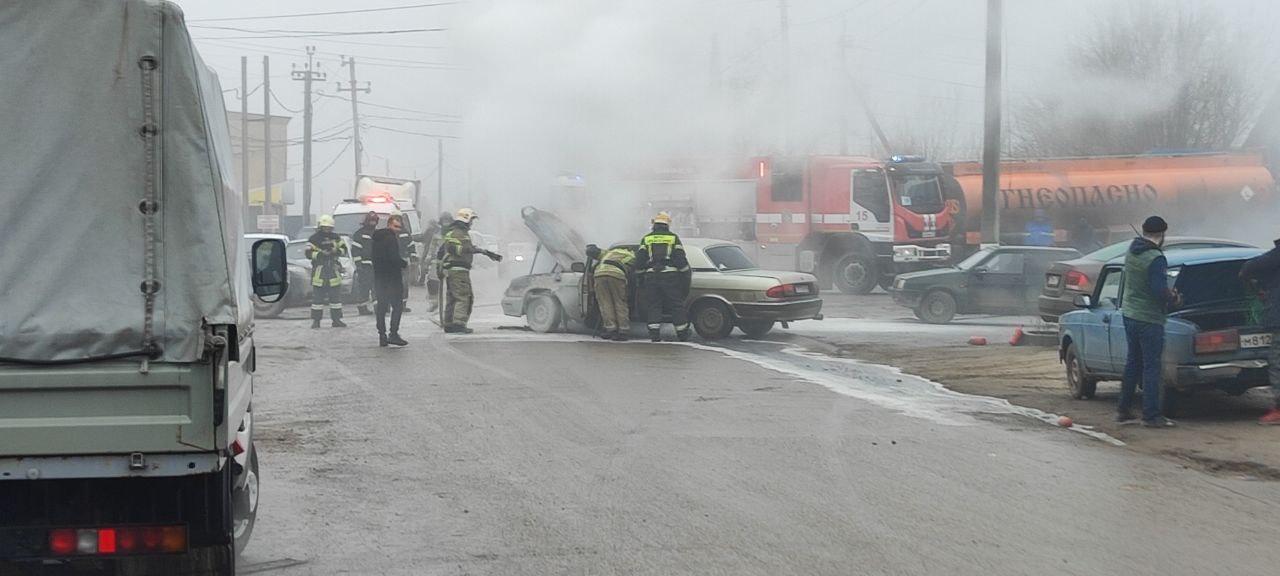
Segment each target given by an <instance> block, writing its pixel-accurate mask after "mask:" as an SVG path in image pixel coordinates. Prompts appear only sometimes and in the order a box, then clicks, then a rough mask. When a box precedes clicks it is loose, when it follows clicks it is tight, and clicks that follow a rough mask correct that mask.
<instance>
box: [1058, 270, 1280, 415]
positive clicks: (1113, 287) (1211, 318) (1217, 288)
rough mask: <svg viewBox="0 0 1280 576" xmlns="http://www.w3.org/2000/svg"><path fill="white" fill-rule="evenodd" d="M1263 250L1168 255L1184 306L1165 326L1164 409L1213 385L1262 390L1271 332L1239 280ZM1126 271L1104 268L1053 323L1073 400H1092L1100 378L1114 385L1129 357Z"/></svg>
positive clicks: (1234, 389) (1254, 297)
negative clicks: (1247, 264)
mask: <svg viewBox="0 0 1280 576" xmlns="http://www.w3.org/2000/svg"><path fill="white" fill-rule="evenodd" d="M1261 253H1262V251H1261V250H1260V249H1249V248H1213V249H1200V250H1175V251H1172V252H1170V253H1168V254H1167V255H1166V258H1167V259H1168V260H1169V278H1170V281H1171V283H1172V285H1173V287H1175V288H1177V289H1178V291H1179V292H1181V293H1182V307H1181V308H1180V309H1178V310H1175V311H1173V312H1172V313H1171V314H1170V315H1169V321H1168V323H1167V324H1165V347H1164V362H1163V364H1164V387H1163V391H1164V398H1163V401H1164V403H1165V406H1166V410H1167V411H1171V410H1172V409H1174V408H1175V407H1176V404H1177V401H1178V399H1179V398H1180V397H1182V396H1185V392H1187V391H1190V390H1194V389H1209V388H1216V389H1221V390H1224V391H1226V392H1227V393H1229V394H1243V393H1245V391H1247V390H1248V389H1249V388H1252V387H1254V386H1266V385H1267V351H1268V348H1269V347H1270V345H1271V334H1270V333H1269V332H1267V331H1266V330H1265V329H1263V328H1262V327H1261V326H1260V325H1259V322H1258V320H1259V313H1260V310H1261V305H1260V303H1259V302H1258V299H1257V295H1256V293H1255V292H1253V291H1252V290H1250V289H1248V288H1247V287H1246V286H1245V284H1244V282H1243V281H1241V280H1240V279H1239V273H1240V267H1241V266H1243V265H1244V263H1245V261H1247V260H1248V259H1250V258H1253V257H1254V256H1257V255H1259V254H1261ZM1123 273H1124V268H1123V264H1121V263H1119V262H1112V263H1110V264H1107V265H1106V266H1104V267H1103V268H1102V271H1101V272H1100V279H1099V280H1098V282H1097V286H1096V287H1094V289H1093V291H1092V293H1090V294H1087V295H1084V294H1082V295H1080V296H1077V297H1076V303H1077V305H1078V307H1079V309H1077V310H1076V311H1073V312H1068V313H1066V314H1063V315H1062V320H1061V322H1060V323H1059V324H1058V336H1059V344H1060V346H1059V353H1060V354H1061V358H1062V361H1063V363H1064V364H1065V365H1066V375H1067V385H1068V388H1069V390H1070V392H1071V396H1072V397H1074V398H1080V399H1084V398H1092V397H1093V395H1094V393H1095V392H1096V391H1097V386H1098V382H1099V381H1101V380H1119V379H1120V377H1121V375H1122V374H1123V372H1124V365H1125V360H1126V359H1127V357H1128V343H1127V340H1126V339H1125V328H1124V318H1123V312H1122V310H1123V307H1124V302H1123V300H1122V298H1121V296H1122V294H1123V293H1124V290H1123V287H1124V277H1123V276H1124V275H1123Z"/></svg>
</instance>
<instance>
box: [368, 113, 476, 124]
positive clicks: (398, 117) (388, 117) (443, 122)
mask: <svg viewBox="0 0 1280 576" xmlns="http://www.w3.org/2000/svg"><path fill="white" fill-rule="evenodd" d="M361 116H363V117H365V118H377V119H379V120H399V121H403V122H436V123H439V124H462V120H437V119H434V118H405V117H403V116H379V115H377V114H361Z"/></svg>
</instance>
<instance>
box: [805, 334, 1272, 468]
mask: <svg viewBox="0 0 1280 576" xmlns="http://www.w3.org/2000/svg"><path fill="white" fill-rule="evenodd" d="M817 342H821V341H817ZM824 347H826V348H827V350H825V351H826V352H828V353H832V352H834V354H836V355H838V356H841V357H844V358H853V359H858V360H862V361H866V362H872V363H876V364H887V365H892V366H897V367H900V368H901V369H902V370H903V371H905V372H907V373H910V374H914V375H917V376H922V377H925V378H928V379H930V380H933V381H935V382H939V383H941V384H942V385H944V386H946V387H947V388H950V389H952V390H955V391H957V392H962V393H965V394H975V395H982V396H992V397H996V398H1003V399H1006V400H1008V401H1010V402H1012V403H1014V404H1017V405H1020V406H1027V407H1032V408H1037V409H1040V410H1044V411H1046V412H1051V413H1055V414H1062V415H1067V416H1070V417H1071V418H1072V419H1074V420H1075V422H1076V423H1077V424H1084V425H1088V426H1094V427H1096V428H1098V429H1100V430H1102V431H1104V432H1106V433H1107V434H1110V435H1112V436H1114V437H1116V438H1118V439H1120V440H1122V441H1124V442H1125V444H1127V445H1128V447H1129V449H1132V450H1137V451H1139V452H1143V453H1147V454H1153V455H1157V456H1160V457H1163V458H1168V459H1172V460H1175V461H1178V462H1180V463H1182V464H1184V465H1186V466H1188V467H1191V468H1196V469H1199V470H1203V471H1205V472H1209V473H1212V474H1217V475H1223V476H1230V477H1237V478H1239V477H1247V478H1254V479H1259V480H1272V481H1280V427H1275V426H1273V427H1265V426H1259V425H1258V424H1257V419H1258V417H1259V416H1260V415H1262V413H1263V412H1265V411H1266V410H1267V408H1268V407H1269V406H1270V401H1271V398H1270V391H1269V390H1267V389H1261V388H1260V389H1254V390H1252V391H1250V392H1249V393H1248V394H1245V395H1244V396H1240V397H1231V396H1227V395H1226V394H1223V393H1220V392H1205V393H1200V394H1197V395H1195V396H1193V397H1192V398H1190V399H1189V400H1188V402H1187V404H1186V407H1185V408H1184V409H1183V410H1182V411H1181V413H1180V414H1179V417H1178V418H1177V420H1178V423H1179V427H1178V428H1175V429H1172V430H1151V429H1145V428H1142V427H1141V426H1118V425H1116V424H1115V423H1114V422H1113V421H1112V418H1113V417H1114V414H1115V403H1116V400H1117V398H1118V396H1119V393H1120V386H1119V383H1118V382H1103V383H1101V384H1099V385H1098V394H1097V397H1096V398H1095V399H1093V400H1074V399H1072V398H1071V397H1070V396H1069V395H1068V394H1067V388H1066V381H1065V379H1064V375H1063V367H1062V365H1061V364H1060V363H1059V361H1058V355H1057V352H1056V351H1054V350H1053V349H1050V348H1034V347H1013V346H1009V345H1007V344H999V345H990V346H967V345H947V346H930V347H925V348H911V349H904V348H903V347H902V346H900V345H897V344H890V343H886V344H875V343H859V344H847V343H846V344H824Z"/></svg>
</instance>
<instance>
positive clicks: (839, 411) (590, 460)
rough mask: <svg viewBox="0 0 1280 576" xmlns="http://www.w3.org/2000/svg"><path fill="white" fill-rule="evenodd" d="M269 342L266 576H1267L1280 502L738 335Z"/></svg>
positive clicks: (296, 326) (1000, 408) (262, 390)
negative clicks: (725, 338) (705, 341)
mask: <svg viewBox="0 0 1280 576" xmlns="http://www.w3.org/2000/svg"><path fill="white" fill-rule="evenodd" d="M424 312H425V310H422V311H415V312H414V314H411V315H410V316H409V317H408V318H407V320H406V327H405V329H404V330H403V331H402V332H403V333H404V335H405V337H406V338H408V339H409V340H411V346H410V347H408V348H405V349H380V348H378V347H377V345H376V338H375V335H374V334H373V331H372V321H371V320H370V319H369V318H356V319H354V320H353V321H352V322H351V323H352V324H353V327H352V328H349V329H347V330H332V329H327V328H326V329H325V330H321V331H312V330H309V329H308V328H307V323H306V322H305V321H303V320H287V319H286V320H271V321H260V322H259V329H258V338H259V342H260V348H259V381H258V382H259V386H258V390H257V396H256V400H255V414H256V416H257V417H256V419H255V424H256V425H257V427H258V442H259V450H260V451H261V456H262V473H263V485H262V499H261V509H260V516H259V523H258V526H257V528H256V531H255V534H254V541H253V542H252V543H251V544H250V546H249V549H248V550H247V551H246V555H245V557H244V559H243V560H242V566H244V567H246V568H247V571H248V572H250V573H264V574H284V575H298V574H317V575H320V574H326V575H327V574H405V575H409V574H413V575H421V574H429V575H435V574H448V575H455V574H456V575H462V574H491V575H521V574H555V575H561V574H574V575H576V574H583V575H587V574H590V575H613V574H617V575H624V574H625V575H639V574H653V575H672V574H724V575H732V576H742V575H761V576H775V575H779V574H804V575H820V574H831V575H848V574H937V573H947V574H1010V575H1013V574H1017V575H1024V574H1032V573H1043V572H1046V571H1047V572H1052V573H1056V574H1081V575H1085V574H1089V575H1093V574H1152V575H1156V574H1159V575H1168V574H1232V575H1242V574H1269V573H1274V569H1275V566H1277V565H1280V547H1277V546H1276V538H1277V535H1280V529H1278V528H1277V526H1276V523H1275V522H1274V519H1275V518H1276V517H1277V512H1280V487H1278V486H1276V485H1275V483H1260V482H1246V481H1235V480H1230V479H1222V478H1214V477H1210V476H1206V475H1204V474H1201V473H1199V472H1195V471H1191V470H1187V469H1184V468H1182V467H1179V466H1177V465H1175V464H1172V463H1170V462H1166V461H1163V460H1159V459H1156V458H1151V457H1147V456H1142V455H1137V454H1133V453H1131V452H1128V451H1125V450H1122V449H1117V448H1115V447H1113V446H1112V445H1110V444H1109V443H1108V438H1107V437H1105V436H1100V435H1090V434H1089V433H1088V432H1089V431H1087V430H1082V431H1080V432H1084V433H1075V432H1072V431H1068V430H1065V429H1060V428H1056V427H1052V426H1050V425H1048V424H1045V423H1044V421H1052V420H1054V419H1055V417H1054V415H1051V414H1043V413H1037V412H1035V411H1031V410H1025V409H1021V408H1018V407H1016V406H1010V405H1008V404H1007V403H1004V402H1002V401H996V400H993V399H987V398H979V397H971V396H964V395H960V394H956V393H953V392H948V391H946V390H943V389H941V388H940V387H938V386H935V385H933V384H932V383H929V382H926V381H923V380H919V379H916V378H913V377H908V376H903V375H901V374H898V373H896V372H894V371H893V370H890V369H885V368H881V367H874V366H867V365H861V364H858V363H855V362H850V361H844V360H836V359H830V358H825V357H821V356H815V355H812V354H805V353H801V352H798V351H796V350H788V349H786V346H785V343H777V342H746V341H741V340H734V341H731V342H729V343H727V344H725V345H724V346H723V347H722V348H712V347H707V346H696V345H693V346H691V345H678V344H663V345H652V344H649V343H640V342H637V343H628V344H615V343H603V342H591V341H584V339H583V338H581V337H577V336H566V335H556V336H546V335H535V334H528V333H525V332H522V331H518V330H510V329H504V328H503V327H502V326H504V325H509V326H511V327H514V326H518V324H519V322H518V321H514V322H510V321H505V320H503V319H502V318H500V317H498V316H497V315H496V311H495V310H493V309H492V308H491V307H489V308H481V309H480V310H478V315H479V318H478V319H477V322H476V326H477V327H478V328H479V330H478V332H477V334H475V335H472V336H456V337H455V336H449V337H445V335H443V334H442V333H440V332H439V331H438V329H436V328H435V326H434V325H432V324H430V323H429V322H427V321H426V320H425V316H426V314H425V313H424Z"/></svg>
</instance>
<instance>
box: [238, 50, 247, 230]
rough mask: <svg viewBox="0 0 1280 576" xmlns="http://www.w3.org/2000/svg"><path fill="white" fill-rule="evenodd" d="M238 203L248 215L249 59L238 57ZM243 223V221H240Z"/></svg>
mask: <svg viewBox="0 0 1280 576" xmlns="http://www.w3.org/2000/svg"><path fill="white" fill-rule="evenodd" d="M240 194H241V195H243V197H242V199H241V200H240V203H241V204H243V205H244V208H245V214H248V213H249V210H248V208H249V57H248V56H241V57H240ZM242 222H243V220H242Z"/></svg>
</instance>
